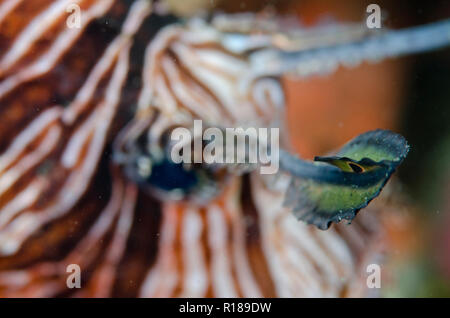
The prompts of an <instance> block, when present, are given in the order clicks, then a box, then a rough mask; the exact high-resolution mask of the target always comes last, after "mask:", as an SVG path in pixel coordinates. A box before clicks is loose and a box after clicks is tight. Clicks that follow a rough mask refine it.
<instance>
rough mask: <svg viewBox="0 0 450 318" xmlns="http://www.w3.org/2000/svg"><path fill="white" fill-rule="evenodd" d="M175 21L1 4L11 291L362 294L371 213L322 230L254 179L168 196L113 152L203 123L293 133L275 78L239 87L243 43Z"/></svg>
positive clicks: (0, 113)
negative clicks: (71, 19) (215, 191)
mask: <svg viewBox="0 0 450 318" xmlns="http://www.w3.org/2000/svg"><path fill="white" fill-rule="evenodd" d="M69 2H70V3H74V2H76V3H78V4H79V5H80V7H81V9H82V12H83V14H82V17H83V18H82V21H81V22H82V23H81V24H82V25H81V28H79V29H77V28H74V29H69V28H67V26H66V19H67V17H68V14H69V13H67V12H66V6H67V4H68V3H69ZM174 21H175V19H174V18H171V17H160V16H157V15H155V14H152V8H151V3H150V1H147V0H135V1H125V0H122V1H119V0H78V1H73V0H72V1H67V0H54V1H51V0H33V1H25V0H2V1H0V297H16V296H20V297H50V296H86V297H112V296H132V297H136V296H141V297H175V296H186V297H204V296H221V297H237V296H245V297H258V296H264V297H274V296H281V297H292V296H305V297H308V296H330V297H336V296H360V295H364V294H366V293H367V288H366V285H365V277H364V275H365V266H366V265H367V264H369V263H370V262H372V260H373V259H372V257H374V256H375V255H378V254H377V252H378V251H379V249H380V245H381V243H380V242H381V240H380V237H381V236H382V234H383V233H382V230H381V228H380V226H379V225H378V221H377V219H376V218H375V217H373V215H372V216H371V214H372V213H370V211H369V212H366V213H364V214H363V215H361V216H359V217H358V218H357V219H356V220H355V222H353V224H352V226H345V225H338V226H335V227H333V228H331V229H330V230H329V231H326V232H322V231H320V230H317V229H315V228H311V227H309V226H307V225H305V224H303V223H299V222H298V221H297V220H296V219H295V217H294V216H292V214H290V213H289V212H288V211H287V210H285V209H283V208H282V199H283V194H284V188H283V187H285V186H286V182H284V180H283V178H281V179H280V180H278V183H279V184H280V189H278V190H277V189H272V188H270V189H269V188H268V187H267V182H265V180H263V179H262V178H261V176H259V175H258V174H251V175H250V176H245V177H231V178H230V181H229V182H228V183H227V184H226V185H225V186H224V190H223V193H222V194H221V195H220V196H219V197H217V198H216V199H214V200H212V201H211V202H209V204H207V205H198V204H195V203H194V202H159V201H158V200H155V199H154V198H152V197H150V196H148V195H146V194H145V193H144V192H142V191H141V190H140V189H139V187H138V186H137V185H136V184H135V183H134V182H133V180H131V179H130V178H127V177H125V176H124V172H123V169H122V168H123V167H121V166H120V165H117V164H116V163H115V162H114V161H113V160H112V157H113V156H112V151H113V150H112V149H116V147H117V148H118V149H120V150H121V151H123V153H124V154H125V155H126V154H128V153H129V152H128V151H129V149H132V147H133V144H134V143H135V141H136V140H137V139H139V137H140V136H144V140H145V143H146V144H152V142H155V141H158V140H159V138H160V137H161V134H162V132H164V131H165V129H167V128H168V127H171V126H174V125H175V126H176V125H188V124H189V123H191V122H192V120H193V119H196V118H200V119H203V120H204V121H206V122H208V123H210V124H211V125H221V126H227V125H229V126H234V125H253V126H268V125H273V126H277V125H280V126H281V127H282V121H281V118H282V109H283V106H284V98H283V90H282V87H281V84H280V82H279V81H278V79H277V78H273V77H264V78H257V79H256V80H251V81H247V82H246V81H243V80H242V78H245V77H246V75H247V74H248V73H249V72H250V71H251V70H250V65H251V61H250V56H249V54H248V52H247V51H246V50H245V49H244V51H243V52H241V53H240V54H237V53H236V52H231V51H230V50H229V49H226V48H225V47H224V45H223V43H222V41H223V38H222V37H221V32H219V31H217V29H215V28H213V27H210V26H208V25H206V24H205V23H204V22H202V21H200V20H195V21H194V20H193V21H192V23H191V24H188V25H182V24H172V22H174ZM166 24H171V25H168V26H167V27H164V28H162V29H161V27H162V26H164V25H166ZM155 113H159V114H160V115H159V116H158V117H157V118H156V119H155V117H154V116H155ZM154 119H155V120H154ZM127 122H128V124H127V125H126V127H124V125H125V124H126V123H127ZM119 131H120V133H119ZM69 264H78V265H79V266H80V267H81V269H82V277H83V284H82V288H81V289H75V290H73V289H68V288H67V286H66V279H67V276H68V274H67V273H66V267H67V266H68V265H69Z"/></svg>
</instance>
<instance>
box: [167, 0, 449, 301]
mask: <svg viewBox="0 0 450 318" xmlns="http://www.w3.org/2000/svg"><path fill="white" fill-rule="evenodd" d="M166 2H167V3H169V5H170V6H171V9H172V10H174V11H176V12H177V13H178V14H181V15H191V14H194V13H197V12H198V11H200V10H202V9H205V8H206V9H208V10H211V9H214V10H219V11H223V12H243V11H253V12H257V11H261V10H263V9H270V10H274V11H276V12H279V13H281V14H287V15H294V16H296V17H298V19H299V20H300V21H301V23H302V24H304V25H307V26H314V25H317V24H320V23H324V21H330V20H336V21H341V22H363V21H365V19H366V17H367V15H368V14H367V13H366V8H367V6H368V5H369V4H370V3H374V1H360V0H354V1H327V0H314V1H313V0H190V1H179V0H166ZM375 3H376V4H378V5H379V6H380V7H381V10H382V19H383V24H382V27H384V28H403V27H408V26H413V25H420V24H424V23H429V22H433V21H438V20H440V19H444V18H449V17H450V1H433V2H427V1H395V2H393V1H376V2H375ZM283 81H284V84H285V88H286V94H287V101H288V110H287V122H288V126H289V131H290V135H291V141H292V144H293V147H294V148H295V150H296V151H297V152H298V153H299V154H300V155H301V156H303V157H305V158H312V157H313V156H314V155H319V154H324V153H326V152H328V151H331V150H333V149H336V148H338V147H339V146H341V145H342V144H343V143H345V142H346V141H347V140H349V139H351V138H353V137H354V136H356V135H357V134H359V133H362V132H365V131H367V130H371V129H376V128H385V129H391V130H394V131H397V132H399V133H401V134H403V135H404V136H405V137H406V138H407V140H408V141H409V143H410V145H411V152H410V154H409V156H408V158H407V160H406V161H405V163H404V164H403V165H402V166H401V168H400V171H399V173H398V174H397V176H398V179H399V180H397V181H398V183H397V187H400V188H401V191H400V192H398V193H401V196H402V197H401V198H395V199H396V202H397V205H396V208H395V210H396V211H392V212H395V213H390V211H386V213H385V214H386V215H384V216H383V218H384V223H385V224H386V228H387V229H388V245H389V253H388V254H387V256H386V259H385V263H384V265H383V272H382V273H383V274H382V275H383V279H382V295H383V296H386V297H450V49H446V50H441V51H438V52H433V53H427V54H421V55H416V56H413V57H408V58H401V59H394V60H389V61H385V62H382V63H378V64H371V65H369V64H363V65H361V66H358V67H357V68H354V69H340V70H339V71H338V72H337V73H335V74H333V75H331V76H327V77H315V78H311V79H307V80H295V79H291V78H285V79H283ZM399 202H400V203H399Z"/></svg>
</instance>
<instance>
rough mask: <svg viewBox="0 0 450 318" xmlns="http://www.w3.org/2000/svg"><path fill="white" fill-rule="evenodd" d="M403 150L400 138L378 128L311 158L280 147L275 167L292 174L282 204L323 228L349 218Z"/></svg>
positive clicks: (386, 175)
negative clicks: (336, 149) (328, 154)
mask: <svg viewBox="0 0 450 318" xmlns="http://www.w3.org/2000/svg"><path fill="white" fill-rule="evenodd" d="M408 151H409V145H408V143H407V141H406V140H405V138H403V137H402V136H401V135H399V134H396V133H394V132H392V131H388V130H380V129H378V130H374V131H369V132H366V133H364V134H362V135H359V136H357V137H356V138H355V139H353V140H351V141H350V142H349V143H347V144H346V145H345V146H344V147H343V148H342V149H341V150H340V151H339V152H338V153H337V155H336V156H332V157H315V158H314V161H315V162H308V161H304V160H301V159H299V158H296V157H294V156H293V155H291V154H289V153H287V152H285V151H281V153H280V168H281V169H282V170H284V171H285V172H287V173H289V174H290V175H291V176H292V180H291V183H290V185H289V188H288V190H287V193H286V199H285V202H284V204H285V206H287V207H292V208H293V212H294V214H295V215H296V216H297V218H298V219H300V220H302V221H305V222H307V223H308V224H314V225H316V226H317V227H318V228H320V229H322V230H326V229H328V228H329V227H330V225H331V223H333V222H334V223H338V222H340V221H341V220H343V219H345V220H349V221H351V220H353V218H354V217H355V216H356V214H357V213H358V211H359V210H360V209H362V208H364V207H366V206H367V205H368V204H369V203H370V201H372V200H373V199H374V198H375V197H377V196H378V195H379V194H380V192H381V190H382V189H383V187H384V186H385V184H386V182H387V181H388V180H389V178H390V177H391V175H392V174H393V173H394V171H395V170H396V168H397V167H398V166H399V165H400V163H401V162H402V161H403V160H404V159H405V157H406V155H407V154H408Z"/></svg>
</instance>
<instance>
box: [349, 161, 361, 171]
mask: <svg viewBox="0 0 450 318" xmlns="http://www.w3.org/2000/svg"><path fill="white" fill-rule="evenodd" d="M348 165H349V166H350V168H352V170H353V172H356V173H361V172H363V169H362V168H361V167H360V166H358V165H355V164H353V163H351V162H349V163H348Z"/></svg>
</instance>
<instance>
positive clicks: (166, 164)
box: [146, 159, 198, 191]
mask: <svg viewBox="0 0 450 318" xmlns="http://www.w3.org/2000/svg"><path fill="white" fill-rule="evenodd" d="M146 181H147V182H148V183H150V184H151V185H152V186H154V187H157V188H159V189H161V190H165V191H171V190H175V189H179V190H183V191H188V190H190V189H191V188H192V187H194V186H195V185H196V184H197V182H198V177H197V174H196V173H195V170H194V169H192V170H186V169H184V167H183V164H181V163H180V164H176V163H173V162H171V161H169V160H167V159H164V160H163V161H162V162H160V163H158V164H155V165H153V167H152V173H151V175H150V177H149V178H148V179H147V180H146Z"/></svg>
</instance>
